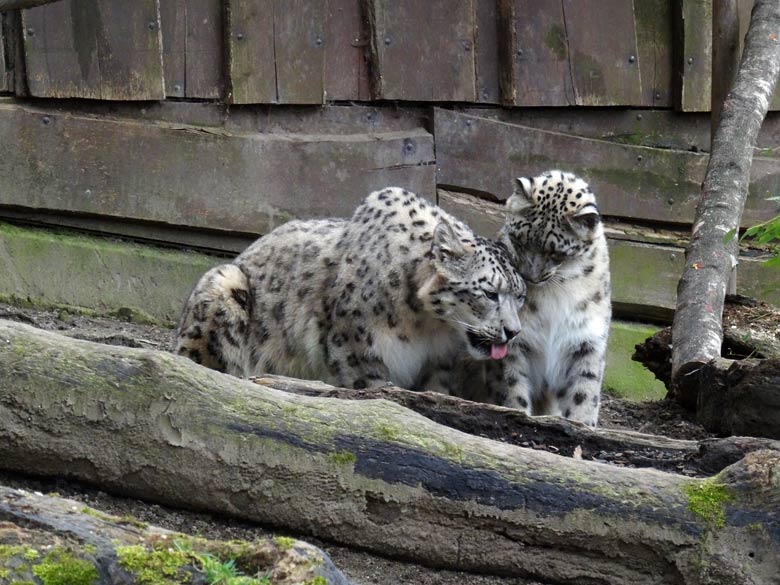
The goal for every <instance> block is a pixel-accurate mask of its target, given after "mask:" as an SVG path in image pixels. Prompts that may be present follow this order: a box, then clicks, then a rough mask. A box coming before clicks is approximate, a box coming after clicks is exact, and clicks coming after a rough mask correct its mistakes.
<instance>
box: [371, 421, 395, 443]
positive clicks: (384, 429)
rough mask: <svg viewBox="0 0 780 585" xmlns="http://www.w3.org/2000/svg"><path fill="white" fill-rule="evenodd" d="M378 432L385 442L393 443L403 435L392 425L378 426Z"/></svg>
mask: <svg viewBox="0 0 780 585" xmlns="http://www.w3.org/2000/svg"><path fill="white" fill-rule="evenodd" d="M376 430H377V432H378V434H379V437H380V438H381V439H383V440H385V441H392V440H394V439H397V438H398V437H400V436H401V433H400V432H399V431H398V429H394V428H393V427H391V426H390V425H386V424H381V425H379V426H377V429H376Z"/></svg>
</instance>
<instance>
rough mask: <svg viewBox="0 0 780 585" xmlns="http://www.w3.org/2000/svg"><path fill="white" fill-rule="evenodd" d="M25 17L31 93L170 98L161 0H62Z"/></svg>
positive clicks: (69, 95)
mask: <svg viewBox="0 0 780 585" xmlns="http://www.w3.org/2000/svg"><path fill="white" fill-rule="evenodd" d="M22 18H23V23H24V33H25V36H24V48H25V55H26V63H27V78H28V82H29V86H30V93H31V95H33V96H37V97H60V98H66V97H80V98H92V99H105V100H157V99H163V98H164V97H165V88H164V85H163V68H162V40H161V33H160V19H159V10H158V4H157V0H136V1H135V2H125V1H124V0H95V1H94V3H93V2H81V1H78V0H62V1H61V2H55V3H54V4H51V5H48V6H41V7H39V8H32V9H30V10H25V11H24V12H23V15H22Z"/></svg>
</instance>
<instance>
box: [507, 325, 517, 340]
mask: <svg viewBox="0 0 780 585" xmlns="http://www.w3.org/2000/svg"><path fill="white" fill-rule="evenodd" d="M504 335H506V339H507V341H512V340H513V339H514V338H515V337H517V336H518V335H520V331H513V330H512V329H507V328H506V327H504Z"/></svg>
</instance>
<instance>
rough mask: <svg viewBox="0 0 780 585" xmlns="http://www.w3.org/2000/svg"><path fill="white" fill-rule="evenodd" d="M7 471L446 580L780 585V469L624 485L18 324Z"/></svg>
mask: <svg viewBox="0 0 780 585" xmlns="http://www.w3.org/2000/svg"><path fill="white" fill-rule="evenodd" d="M0 466H2V467H3V468H5V469H8V470H12V471H17V472H24V473H28V474H31V473H32V474H37V475H48V476H53V475H56V476H64V477H67V478H72V479H76V480H79V481H84V482H88V483H91V484H94V485H96V486H99V487H100V488H101V489H103V490H106V491H112V492H115V493H119V494H124V495H130V496H133V497H138V498H143V499H146V500H151V501H156V502H159V503H163V504H168V505H173V506H180V507H187V508H193V509H201V510H210V511H213V512H219V513H227V514H231V515H234V516H238V517H242V518H246V519H249V520H254V521H257V522H261V523H264V524H267V525H271V526H277V527H285V528H287V529H290V530H293V531H298V532H301V533H308V534H315V535H318V536H320V537H323V538H327V539H331V540H334V541H336V542H340V543H344V544H346V545H352V546H359V547H361V548H364V549H368V550H371V551H375V552H379V553H382V554H385V555H389V556H394V557H404V558H409V559H413V560H415V561H418V562H422V563H425V564H428V565H432V566H439V567H450V568H459V569H467V570H476V571H484V572H489V573H497V574H505V575H519V576H533V577H535V578H537V579H540V580H543V581H553V582H557V583H583V582H587V583H589V584H611V585H614V584H621V583H631V584H632V585H635V584H645V583H647V584H651V583H652V584H656V583H659V584H660V583H680V584H688V583H690V584H702V583H713V584H714V583H733V584H741V583H745V584H747V583H772V582H777V581H776V579H777V575H778V573H780V559H779V558H778V556H777V554H776V552H777V550H778V547H780V489H778V487H779V486H778V482H780V454H779V453H777V452H772V451H757V452H754V453H750V454H748V455H747V456H746V457H745V458H744V459H742V460H741V461H740V462H738V463H736V464H734V465H732V466H730V467H728V468H726V469H725V470H723V471H722V472H721V473H720V474H718V475H717V476H715V477H713V478H709V479H690V478H685V477H682V476H679V475H673V474H669V473H662V472H658V471H655V470H648V469H623V468H617V467H612V466H608V465H603V464H597V463H592V462H588V461H581V460H577V459H575V458H567V457H561V456H558V455H553V454H550V453H546V452H542V451H534V450H531V449H523V448H518V447H515V446H512V445H506V444H503V443H499V442H497V441H491V440H488V439H484V438H480V437H474V436H471V435H467V434H465V433H462V432H459V431H456V430H454V429H450V428H447V427H443V426H441V425H438V424H435V423H433V422H431V421H430V420H428V419H426V418H424V417H422V416H420V415H418V414H416V413H413V412H411V411H409V410H408V409H406V408H403V407H401V406H399V405H397V404H394V403H392V402H388V401H385V400H366V401H344V400H334V399H329V398H311V397H305V396H296V395H292V394H290V393H287V392H282V391H278V390H274V389H271V388H266V387H262V386H259V385H257V384H252V383H250V382H247V381H242V380H239V379H236V378H232V377H230V376H227V375H224V374H220V373H218V372H215V371H213V370H208V369H205V368H202V367H200V366H198V365H196V364H195V363H193V362H191V361H190V360H187V359H184V358H180V357H178V356H173V355H170V354H167V353H163V352H158V351H152V350H144V349H134V348H121V347H111V346H102V345H99V344H94V343H91V342H87V341H80V340H70V339H67V338H65V337H63V336H60V335H57V334H54V333H49V332H45V331H40V330H37V329H34V328H32V327H29V326H26V325H22V324H15V323H9V322H0Z"/></svg>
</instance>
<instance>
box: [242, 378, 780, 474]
mask: <svg viewBox="0 0 780 585" xmlns="http://www.w3.org/2000/svg"><path fill="white" fill-rule="evenodd" d="M253 381H254V382H255V383H257V384H260V385H262V386H265V387H267V388H275V389H277V390H284V391H285V392H292V393H294V394H301V395H304V396H319V397H324V398H341V399H346V400H373V399H377V398H382V399H384V400H390V401H392V402H395V403H396V404H400V405H401V406H404V407H406V408H408V409H410V410H413V411H414V412H417V413H419V414H421V415H423V416H424V417H426V418H429V419H431V420H432V421H434V422H437V423H439V424H442V425H445V426H448V427H451V428H453V429H458V430H459V431H463V432H465V433H469V434H472V435H477V436H480V437H486V438H489V439H494V440H499V441H504V442H506V443H510V444H513V445H518V446H522V447H530V448H532V449H539V450H546V451H549V452H551V453H556V454H559V455H563V456H566V457H572V456H574V454H575V452H576V453H578V454H579V456H581V457H582V458H583V459H585V460H598V461H601V462H609V463H616V464H619V465H630V466H634V467H652V468H653V469H658V470H661V471H671V472H683V473H685V474H687V475H698V476H706V475H712V474H714V473H718V472H719V471H721V470H722V469H723V468H725V467H727V466H729V465H731V464H732V463H736V462H737V461H739V460H740V459H742V458H743V457H744V456H745V455H747V454H748V453H751V452H753V451H759V450H761V449H772V450H775V451H780V441H773V440H768V439H759V438H754V437H728V438H725V439H706V440H703V441H689V440H680V439H671V438H668V437H659V436H653V435H646V434H644V433H637V432H633V431H623V430H617V429H605V428H599V429H593V428H591V427H588V426H586V425H583V424H581V423H577V422H574V421H570V420H568V419H565V418H561V417H557V416H537V417H532V416H528V415H526V414H525V413H524V412H522V411H520V410H515V409H512V408H504V407H502V406H494V405H492V404H484V403H480V402H471V401H469V400H462V399H460V398H456V397H453V396H446V395H444V394H439V393H437V392H413V391H411V390H404V389H403V388H398V387H396V386H385V387H382V388H366V389H363V390H354V389H352V388H336V387H334V386H331V385H329V384H324V383H322V382H312V381H308V380H296V379H294V378H286V377H284V376H273V375H266V376H261V377H258V378H254V379H253Z"/></svg>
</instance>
